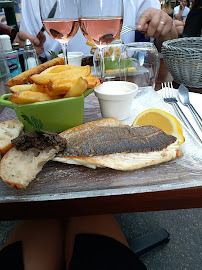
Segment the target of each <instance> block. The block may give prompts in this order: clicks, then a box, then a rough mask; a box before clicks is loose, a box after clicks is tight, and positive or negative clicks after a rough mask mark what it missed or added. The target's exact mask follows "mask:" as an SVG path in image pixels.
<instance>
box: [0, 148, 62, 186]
mask: <svg viewBox="0 0 202 270" xmlns="http://www.w3.org/2000/svg"><path fill="white" fill-rule="evenodd" d="M58 151H59V146H56V147H48V148H46V149H45V150H43V151H41V150H38V149H35V148H30V149H29V150H27V151H18V150H17V149H16V148H15V147H13V148H12V149H10V150H9V151H8V152H7V153H6V154H5V155H4V157H3V158H2V160H1V164H0V176H1V178H2V180H3V181H4V182H5V183H7V184H8V185H10V186H11V187H14V188H17V189H20V188H26V187H27V186H28V184H29V183H30V182H31V181H32V180H33V179H34V178H35V177H36V175H37V174H38V173H39V172H40V171H41V169H42V168H43V166H44V164H45V163H46V162H47V161H49V160H50V159H53V157H54V156H55V154H56V153H57V152H58Z"/></svg>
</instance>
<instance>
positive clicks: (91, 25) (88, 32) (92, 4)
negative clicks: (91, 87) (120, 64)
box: [78, 0, 123, 80]
mask: <svg viewBox="0 0 202 270" xmlns="http://www.w3.org/2000/svg"><path fill="white" fill-rule="evenodd" d="M78 11H79V24H80V28H81V31H82V32H83V35H84V36H85V38H86V39H87V40H88V41H90V42H91V43H93V44H95V45H96V46H97V47H98V49H99V57H100V60H101V77H102V79H103V80H104V79H105V62H104V48H105V46H107V45H108V44H110V43H111V42H113V41H114V40H115V39H117V38H118V37H119V35H120V32H121V29H122V24H123V0H110V1H109V0H78Z"/></svg>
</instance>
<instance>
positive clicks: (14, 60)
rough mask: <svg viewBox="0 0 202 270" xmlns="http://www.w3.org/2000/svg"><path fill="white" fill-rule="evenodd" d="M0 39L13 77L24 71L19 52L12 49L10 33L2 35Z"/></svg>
mask: <svg viewBox="0 0 202 270" xmlns="http://www.w3.org/2000/svg"><path fill="white" fill-rule="evenodd" d="M0 39H1V43H2V46H3V49H4V53H5V56H6V60H7V64H8V67H9V70H10V75H11V78H13V77H15V76H17V75H19V74H20V73H21V72H22V70H21V66H20V61H19V57H18V52H17V51H16V50H13V49H12V46H11V40H10V37H9V36H8V35H0Z"/></svg>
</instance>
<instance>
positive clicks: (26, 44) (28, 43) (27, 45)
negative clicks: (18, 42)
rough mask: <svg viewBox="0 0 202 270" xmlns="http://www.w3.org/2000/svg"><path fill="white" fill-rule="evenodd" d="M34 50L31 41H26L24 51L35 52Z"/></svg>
mask: <svg viewBox="0 0 202 270" xmlns="http://www.w3.org/2000/svg"><path fill="white" fill-rule="evenodd" d="M33 49H34V45H33V44H32V42H31V41H30V40H29V39H26V40H25V43H24V50H33Z"/></svg>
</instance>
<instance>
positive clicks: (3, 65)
mask: <svg viewBox="0 0 202 270" xmlns="http://www.w3.org/2000/svg"><path fill="white" fill-rule="evenodd" d="M10 78H11V76H10V72H9V68H8V65H7V61H6V56H5V53H4V49H3V45H2V43H1V39H0V95H4V94H6V93H9V92H10V91H9V88H8V87H7V86H5V84H4V83H5V82H7V81H8V80H10ZM4 108H5V107H3V106H1V105H0V114H1V113H2V112H3V110H4Z"/></svg>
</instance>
